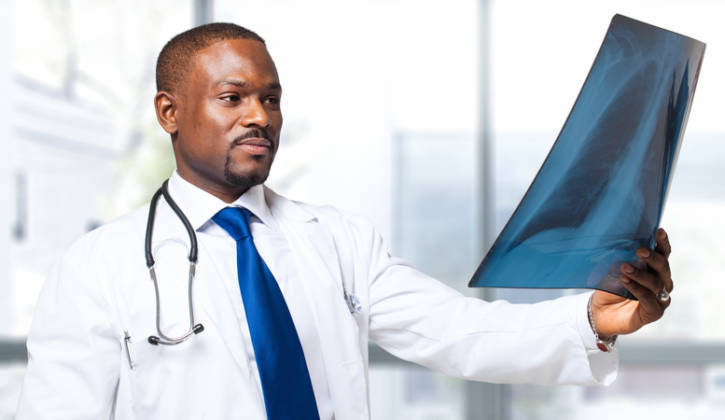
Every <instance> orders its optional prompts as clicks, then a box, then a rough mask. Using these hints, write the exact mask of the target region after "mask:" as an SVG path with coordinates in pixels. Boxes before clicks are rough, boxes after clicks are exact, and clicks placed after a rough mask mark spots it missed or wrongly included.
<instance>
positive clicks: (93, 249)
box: [63, 204, 148, 260]
mask: <svg viewBox="0 0 725 420" xmlns="http://www.w3.org/2000/svg"><path fill="white" fill-rule="evenodd" d="M147 215H148V204H146V205H144V206H141V207H139V208H137V209H135V210H132V211H131V212H129V213H126V214H124V215H123V216H120V217H118V218H116V219H114V220H112V221H110V222H107V223H105V224H103V225H101V226H99V227H97V228H95V229H93V230H91V231H89V232H86V233H85V234H83V235H81V236H80V237H78V238H77V239H76V240H75V241H73V242H72V243H71V245H70V246H69V247H68V248H67V250H66V252H65V253H64V254H63V259H69V258H73V259H75V258H83V259H91V260H93V259H97V258H99V257H101V256H102V255H105V254H109V253H112V254H116V255H118V254H119V253H124V252H125V251H126V250H127V249H129V247H131V246H132V245H136V244H137V243H142V242H139V241H143V237H144V232H145V225H146V217H147Z"/></svg>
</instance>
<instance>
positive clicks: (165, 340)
mask: <svg viewBox="0 0 725 420" xmlns="http://www.w3.org/2000/svg"><path fill="white" fill-rule="evenodd" d="M168 183H169V180H168V179H167V180H166V181H164V183H163V184H161V187H160V188H159V189H158V190H157V191H156V193H154V195H153V197H152V198H151V204H150V205H149V217H148V221H147V222H146V244H145V252H146V267H148V270H149V276H150V277H151V280H152V281H153V282H154V292H155V293H156V331H157V332H158V334H159V335H157V336H156V335H152V336H149V338H148V342H149V343H151V344H153V345H158V344H166V345H172V344H179V343H182V342H184V341H186V340H187V339H188V338H189V337H191V336H192V335H193V334H199V333H200V332H202V331H204V326H203V325H202V324H194V302H193V295H192V284H193V282H194V276H195V275H196V261H197V256H198V246H197V240H196V233H195V232H194V228H193V227H192V226H191V223H190V222H189V219H187V218H186V215H185V214H184V212H183V211H181V208H179V206H178V205H177V204H176V202H175V201H174V200H173V199H172V198H171V195H170V194H169V189H168ZM162 196H163V197H164V199H165V200H166V202H167V203H168V204H169V206H170V207H171V209H172V210H173V211H174V213H176V216H177V217H178V218H179V220H181V222H182V223H183V224H184V228H186V233H187V234H188V235H189V242H190V244H191V249H190V250H189V297H188V302H189V330H188V331H187V332H186V333H185V334H183V335H181V336H180V337H177V338H173V337H169V336H167V335H165V334H164V333H163V332H161V314H160V312H161V303H160V299H159V284H158V281H157V279H156V270H155V269H154V263H155V262H154V257H153V254H152V253H151V238H152V235H153V230H154V219H155V218H156V205H157V203H158V201H159V198H160V197H162ZM342 293H343V299H344V300H345V303H346V304H347V307H348V309H349V310H350V313H351V314H354V313H356V312H360V311H361V310H362V306H361V305H360V301H359V300H358V298H357V297H356V296H355V295H354V294H351V293H348V292H347V288H346V287H345V283H344V282H343V284H342Z"/></svg>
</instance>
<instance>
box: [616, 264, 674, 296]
mask: <svg viewBox="0 0 725 420" xmlns="http://www.w3.org/2000/svg"><path fill="white" fill-rule="evenodd" d="M620 270H621V272H622V276H623V277H624V278H625V279H627V280H631V281H632V282H634V283H637V284H639V285H640V286H642V287H644V288H645V289H647V290H649V291H650V292H651V293H654V294H655V295H656V294H657V293H659V292H660V290H662V286H663V285H664V281H663V280H662V279H661V278H660V277H659V276H658V275H656V274H655V273H654V272H650V271H647V270H640V269H638V268H636V267H634V266H633V265H631V264H629V263H622V266H621V268H620ZM622 276H620V277H622ZM623 283H624V281H623Z"/></svg>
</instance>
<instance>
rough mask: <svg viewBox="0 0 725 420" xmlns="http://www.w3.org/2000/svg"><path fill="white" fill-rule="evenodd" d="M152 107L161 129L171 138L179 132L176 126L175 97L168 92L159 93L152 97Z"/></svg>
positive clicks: (176, 110) (176, 106)
mask: <svg viewBox="0 0 725 420" xmlns="http://www.w3.org/2000/svg"><path fill="white" fill-rule="evenodd" d="M154 107H155V108H156V119H157V120H158V121H159V124H161V128H163V129H164V131H166V132H167V133H169V134H171V136H172V137H173V136H174V135H176V132H177V131H178V130H179V128H178V126H177V120H176V117H177V113H178V112H179V108H178V103H177V101H176V97H175V96H174V95H172V94H171V93H169V92H166V91H163V90H162V91H159V92H156V96H154Z"/></svg>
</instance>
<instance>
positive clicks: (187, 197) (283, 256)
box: [169, 171, 333, 420]
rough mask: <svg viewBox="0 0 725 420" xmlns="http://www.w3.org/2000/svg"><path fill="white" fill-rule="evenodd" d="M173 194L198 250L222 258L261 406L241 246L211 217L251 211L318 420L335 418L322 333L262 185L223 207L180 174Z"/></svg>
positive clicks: (218, 260)
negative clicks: (287, 313)
mask: <svg viewBox="0 0 725 420" xmlns="http://www.w3.org/2000/svg"><path fill="white" fill-rule="evenodd" d="M169 194H170V195H171V197H172V198H173V199H174V200H175V201H176V202H177V204H179V206H180V207H181V208H182V209H183V211H184V213H185V214H186V216H187V218H188V219H189V221H190V222H191V225H192V226H193V227H194V229H195V230H196V232H197V237H198V240H199V242H200V246H208V247H209V248H210V249H211V250H212V254H214V255H215V256H217V257H218V258H215V260H214V261H213V263H214V264H218V267H217V269H218V271H219V272H220V273H222V277H221V280H222V281H224V282H226V283H227V286H228V288H229V289H231V290H236V291H237V293H235V294H233V295H232V296H230V298H231V299H233V300H234V301H235V305H236V306H237V307H238V308H239V311H238V312H237V313H238V317H239V328H240V329H241V332H242V338H243V342H242V343H240V345H241V346H244V349H245V351H246V354H247V357H248V362H249V370H250V372H251V373H252V374H253V378H254V380H255V381H256V383H257V388H258V390H259V396H258V399H259V401H261V402H263V401H264V398H263V394H262V383H261V380H260V377H259V370H258V368H257V362H256V359H255V356H254V347H252V337H251V335H250V333H249V326H248V324H247V318H246V315H245V312H244V303H243V302H242V296H241V292H240V291H239V283H238V277H237V243H236V241H235V240H234V239H232V237H231V236H229V234H228V233H227V232H226V231H225V230H224V229H222V228H221V227H220V226H219V225H217V224H216V223H215V222H214V221H213V220H212V217H213V216H214V215H215V214H216V213H218V212H219V211H220V210H222V209H224V208H225V207H243V208H246V209H248V210H249V211H250V212H252V214H253V215H254V217H251V218H250V221H249V222H250V223H249V224H250V226H249V228H250V231H251V233H252V237H253V239H254V245H255V247H256V248H257V251H258V252H259V255H260V256H261V257H262V259H263V260H264V262H265V264H267V267H268V268H269V270H270V271H271V272H272V275H273V276H274V278H275V280H276V281H277V284H278V285H279V288H280V290H281V291H282V295H283V296H284V299H285V302H286V303H287V307H288V308H289V311H290V314H291V315H292V320H293V321H294V324H295V328H296V329H297V335H298V336H299V339H300V343H301V344H302V351H303V353H304V355H305V361H306V362H307V369H308V371H309V373H310V381H311V382H312V390H313V391H314V394H315V400H316V402H317V409H318V411H319V413H320V420H330V419H332V418H333V410H332V405H331V404H330V393H329V390H328V384H327V378H326V377H325V368H324V364H323V360H322V352H321V351H320V340H319V336H318V332H317V330H316V328H315V325H314V322H313V320H312V319H311V318H310V314H311V311H310V309H309V308H308V307H307V305H308V304H307V300H306V299H304V292H303V291H302V289H301V286H300V284H299V282H300V281H301V279H300V278H299V277H298V276H296V273H295V271H294V270H293V267H294V263H293V260H292V255H291V253H290V249H289V246H288V244H287V240H286V239H285V237H284V235H283V234H282V233H281V232H280V231H279V228H278V225H277V222H276V221H275V220H274V216H273V215H272V213H271V212H270V211H269V208H268V207H267V203H266V202H265V201H264V190H263V187H262V185H256V186H254V187H252V188H250V189H249V190H248V191H247V192H245V193H244V194H242V195H241V196H240V197H239V198H238V199H237V200H235V201H234V202H233V203H225V202H224V201H222V200H220V199H219V198H217V197H215V196H213V195H211V194H209V193H207V192H206V191H204V190H202V189H200V188H198V187H197V186H195V185H193V184H191V183H189V182H187V181H186V180H184V179H183V178H182V177H181V176H180V175H179V174H178V172H177V171H174V173H173V175H172V176H171V178H169Z"/></svg>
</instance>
